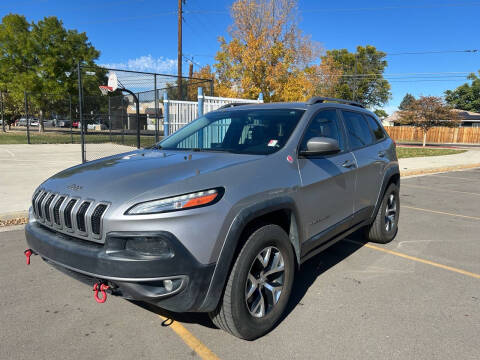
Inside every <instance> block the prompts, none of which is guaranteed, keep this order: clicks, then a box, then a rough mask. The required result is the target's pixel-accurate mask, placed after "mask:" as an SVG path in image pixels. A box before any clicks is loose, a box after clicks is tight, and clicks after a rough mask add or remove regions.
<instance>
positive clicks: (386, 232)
mask: <svg viewBox="0 0 480 360" xmlns="http://www.w3.org/2000/svg"><path fill="white" fill-rule="evenodd" d="M399 195H400V194H399V191H398V186H397V185H396V184H393V183H392V184H390V185H389V186H388V188H387V190H386V191H385V194H384V195H383V198H382V202H381V204H380V207H379V208H378V212H377V215H376V216H375V220H374V221H373V223H372V224H371V225H370V226H369V227H368V228H367V231H366V235H367V239H368V240H369V241H371V242H376V243H380V244H386V243H389V242H390V241H392V240H393V239H394V238H395V236H396V235H397V231H398V220H399V216H400V196H399Z"/></svg>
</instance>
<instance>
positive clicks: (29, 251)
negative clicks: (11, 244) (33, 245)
mask: <svg viewBox="0 0 480 360" xmlns="http://www.w3.org/2000/svg"><path fill="white" fill-rule="evenodd" d="M23 253H24V254H25V256H26V257H27V265H30V256H32V255H33V251H32V249H27V250H25V251H24V252H23Z"/></svg>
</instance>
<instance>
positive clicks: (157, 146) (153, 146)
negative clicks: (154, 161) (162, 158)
mask: <svg viewBox="0 0 480 360" xmlns="http://www.w3.org/2000/svg"><path fill="white" fill-rule="evenodd" d="M148 149H151V150H161V149H162V146H161V145H158V144H154V145H152V146H150V147H149V148H148Z"/></svg>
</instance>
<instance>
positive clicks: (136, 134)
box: [0, 66, 213, 162]
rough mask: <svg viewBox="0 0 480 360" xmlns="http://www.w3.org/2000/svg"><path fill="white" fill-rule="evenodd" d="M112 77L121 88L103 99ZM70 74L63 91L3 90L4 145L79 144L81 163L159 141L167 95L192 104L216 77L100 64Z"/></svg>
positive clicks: (0, 139) (0, 118)
mask: <svg viewBox="0 0 480 360" xmlns="http://www.w3.org/2000/svg"><path fill="white" fill-rule="evenodd" d="M111 73H115V74H116V75H117V78H118V82H119V89H117V90H116V91H114V92H109V93H108V95H106V96H103V95H102V92H101V91H100V89H99V86H100V85H106V84H107V83H108V77H109V75H110V74H111ZM68 74H69V75H68V77H69V83H68V84H67V88H68V89H69V90H68V92H64V93H60V92H57V93H36V92H27V91H24V92H23V93H22V92H19V91H18V90H17V91H16V92H13V91H12V92H9V91H5V90H1V89H0V121H1V122H2V124H0V130H4V131H3V132H1V133H0V134H3V135H0V143H7V144H77V145H78V144H79V145H80V148H81V159H82V162H84V161H90V160H94V159H97V158H100V157H104V156H108V155H113V154H117V153H122V152H125V151H130V150H133V149H135V148H137V147H148V146H151V145H153V144H154V143H156V142H158V141H159V140H161V138H162V137H163V135H164V126H163V119H164V106H163V99H164V94H165V93H166V94H167V98H168V99H170V100H191V101H197V91H198V88H199V87H202V88H203V92H204V93H205V94H213V81H212V79H198V78H190V77H182V78H181V79H180V81H179V79H178V78H177V76H175V75H167V74H157V73H148V72H138V71H129V70H120V69H110V68H102V67H98V66H95V67H87V66H78V68H77V69H76V70H72V71H70V72H68ZM179 85H180V86H179ZM121 88H125V90H122V89H121ZM126 90H128V92H127V91H126ZM137 99H138V104H137ZM137 109H138V112H137ZM79 155H80V154H79ZM79 158H80V157H79Z"/></svg>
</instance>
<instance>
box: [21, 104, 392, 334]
mask: <svg viewBox="0 0 480 360" xmlns="http://www.w3.org/2000/svg"><path fill="white" fill-rule="evenodd" d="M399 186H400V175H399V168H398V161H397V157H396V153H395V143H394V142H393V141H392V140H391V139H390V137H389V136H388V135H387V133H386V132H385V130H384V129H383V128H382V126H381V125H380V123H379V121H378V119H377V118H376V117H375V115H374V114H372V113H371V112H370V111H367V110H365V109H364V108H363V107H362V106H361V105H359V104H357V103H352V102H349V101H345V100H339V99H329V98H321V97H315V98H312V99H310V100H309V101H308V102H306V103H273V104H258V105H245V104H243V105H238V104H236V105H235V106H234V104H232V105H231V106H225V107H223V108H221V109H219V110H217V111H213V112H210V113H208V114H206V115H205V116H203V117H200V118H199V119H197V120H195V121H194V122H192V123H190V124H189V125H187V126H185V127H184V128H182V129H181V130H179V131H177V132H176V133H174V134H172V135H171V136H169V137H167V138H165V139H164V140H163V141H161V142H160V143H158V144H156V145H155V146H153V147H152V148H149V149H141V150H136V151H132V152H129V153H124V154H120V155H115V156H111V157H107V158H103V159H100V160H96V161H92V162H88V163H86V164H83V165H78V166H75V167H72V168H70V169H67V170H64V171H62V172H60V173H58V174H56V175H55V176H53V177H51V178H50V179H48V180H46V181H45V182H44V183H43V184H41V185H40V187H39V188H38V189H37V190H36V191H35V193H34V195H33V198H32V207H31V209H30V220H29V223H28V225H27V226H26V230H25V232H26V239H27V243H28V247H29V249H28V250H27V254H28V255H30V254H38V255H40V256H41V257H42V258H43V259H44V260H45V261H46V262H47V263H49V264H51V265H52V266H54V267H56V268H58V269H59V270H61V271H63V272H65V273H67V274H68V275H70V276H72V277H74V278H76V279H79V280H81V281H83V282H85V283H88V284H90V285H94V289H95V290H96V291H95V293H96V294H97V293H98V292H101V293H103V294H104V296H106V292H108V293H110V294H113V295H119V296H122V297H124V298H127V299H135V300H141V301H146V302H149V303H153V304H155V305H157V306H159V307H162V308H164V309H167V310H170V311H175V312H187V311H192V312H208V313H209V314H210V317H211V318H212V320H213V322H214V323H215V324H216V325H217V326H218V327H220V328H222V329H224V330H226V331H228V332H230V333H231V334H233V335H235V336H237V337H240V338H243V339H248V340H252V339H255V338H257V337H259V336H262V335H264V334H265V333H266V332H268V331H269V330H270V329H272V328H273V327H274V326H275V324H276V323H277V322H278V321H279V319H280V318H281V316H282V312H283V311H284V310H285V307H286V305H287V302H288V300H289V296H290V293H291V291H292V284H293V281H294V275H295V270H296V269H297V268H298V267H300V265H301V264H302V263H303V262H304V261H305V260H307V259H309V258H310V257H312V256H314V255H316V254H318V253H319V252H321V251H322V250H324V249H325V248H327V247H328V246H330V245H332V244H334V243H335V242H337V241H338V240H340V239H343V238H344V237H346V236H347V235H349V234H350V233H352V232H354V231H356V230H358V229H360V228H365V231H366V232H365V233H366V237H367V238H368V240H370V241H375V242H379V243H387V242H389V241H391V240H392V239H393V238H394V237H395V235H396V233H397V226H398V218H399V210H400V207H399V205H400V204H399ZM100 295H101V294H99V295H98V297H96V299H97V301H99V302H102V301H104V300H105V298H102V297H101V296H100Z"/></svg>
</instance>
